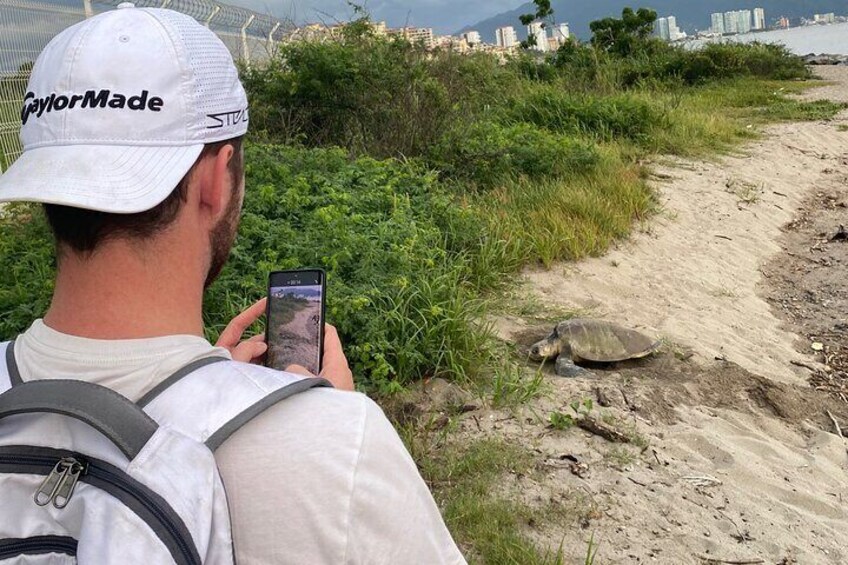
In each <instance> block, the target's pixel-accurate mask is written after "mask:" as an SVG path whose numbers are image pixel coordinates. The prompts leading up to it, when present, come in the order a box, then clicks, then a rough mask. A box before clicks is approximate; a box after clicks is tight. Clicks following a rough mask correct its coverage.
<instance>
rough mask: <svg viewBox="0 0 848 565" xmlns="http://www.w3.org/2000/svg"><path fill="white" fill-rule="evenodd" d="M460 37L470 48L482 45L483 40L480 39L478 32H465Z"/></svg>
mask: <svg viewBox="0 0 848 565" xmlns="http://www.w3.org/2000/svg"><path fill="white" fill-rule="evenodd" d="M462 37H464V38H465V41H467V42H468V45H470V46H472V47H473V46H475V45H480V44H481V43H483V38H481V37H480V32H479V31H467V32H465V33H463V34H462Z"/></svg>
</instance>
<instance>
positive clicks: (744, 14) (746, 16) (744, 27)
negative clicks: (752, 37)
mask: <svg viewBox="0 0 848 565" xmlns="http://www.w3.org/2000/svg"><path fill="white" fill-rule="evenodd" d="M736 17H737V18H738V21H739V23H738V24H737V26H738V30H739V33H749V32H750V31H751V10H739V11H738V12H736Z"/></svg>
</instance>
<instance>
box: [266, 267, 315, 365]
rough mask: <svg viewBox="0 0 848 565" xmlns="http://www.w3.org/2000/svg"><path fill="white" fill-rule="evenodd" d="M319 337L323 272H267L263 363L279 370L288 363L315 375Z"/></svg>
mask: <svg viewBox="0 0 848 565" xmlns="http://www.w3.org/2000/svg"><path fill="white" fill-rule="evenodd" d="M323 334H324V273H323V272H322V271H320V270H308V271H279V272H274V273H271V275H270V278H269V284H268V329H267V334H266V339H267V342H268V355H267V359H266V363H265V364H266V365H267V366H268V367H272V368H274V369H278V370H280V371H282V370H285V368H286V367H288V366H289V365H292V364H295V365H301V366H302V367H305V368H306V369H308V370H309V371H310V372H311V373H312V374H314V375H317V374H318V373H319V372H320V371H321V350H322V348H323Z"/></svg>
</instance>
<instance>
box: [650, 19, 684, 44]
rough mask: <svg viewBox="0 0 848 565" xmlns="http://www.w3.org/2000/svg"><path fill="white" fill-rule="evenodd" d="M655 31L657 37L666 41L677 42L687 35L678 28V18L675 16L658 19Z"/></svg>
mask: <svg viewBox="0 0 848 565" xmlns="http://www.w3.org/2000/svg"><path fill="white" fill-rule="evenodd" d="M654 30H655V31H656V34H657V36H658V37H659V38H660V39H662V40H664V41H677V40H678V39H683V38H684V37H686V34H685V33H683V32H681V31H680V28H679V27H677V18H675V17H674V16H667V17H665V18H660V19H658V20H657V23H656V27H655V28H654Z"/></svg>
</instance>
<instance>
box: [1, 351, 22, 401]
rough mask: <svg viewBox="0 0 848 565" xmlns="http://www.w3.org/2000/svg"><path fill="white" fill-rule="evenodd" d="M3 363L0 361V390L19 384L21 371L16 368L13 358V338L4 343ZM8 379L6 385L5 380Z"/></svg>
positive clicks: (16, 363)
mask: <svg viewBox="0 0 848 565" xmlns="http://www.w3.org/2000/svg"><path fill="white" fill-rule="evenodd" d="M4 357H5V363H0V392H3V391H4V390H6V389H7V388H11V387H13V386H15V385H19V384H21V383H22V382H23V381H22V380H21V372H20V371H19V370H18V362H17V361H16V360H15V340H14V339H13V340H12V341H10V342H8V343H7V344H6V351H5V354H4ZM7 380H8V385H7V383H6V382H4V381H7Z"/></svg>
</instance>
